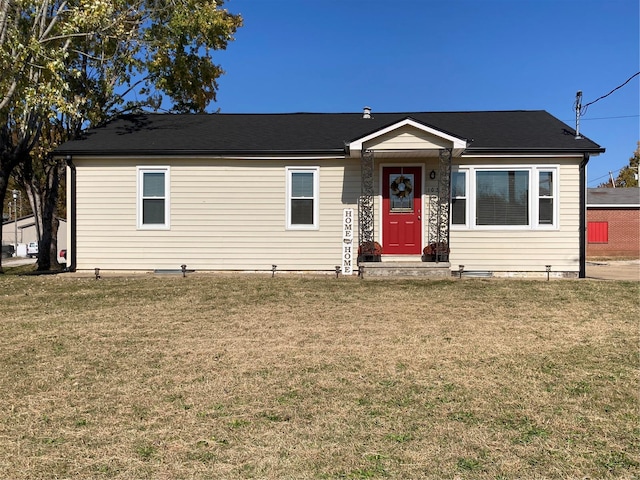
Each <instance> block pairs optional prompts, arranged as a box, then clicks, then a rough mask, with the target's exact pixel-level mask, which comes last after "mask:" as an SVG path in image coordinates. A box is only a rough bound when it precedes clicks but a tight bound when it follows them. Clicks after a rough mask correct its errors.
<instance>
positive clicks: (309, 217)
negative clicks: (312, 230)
mask: <svg viewBox="0 0 640 480" xmlns="http://www.w3.org/2000/svg"><path fill="white" fill-rule="evenodd" d="M291 224H292V225H313V199H304V200H296V199H293V200H291Z"/></svg>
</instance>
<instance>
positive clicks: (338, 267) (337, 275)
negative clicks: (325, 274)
mask: <svg viewBox="0 0 640 480" xmlns="http://www.w3.org/2000/svg"><path fill="white" fill-rule="evenodd" d="M340 270H342V269H341V268H340V265H336V278H338V277H339V276H340Z"/></svg>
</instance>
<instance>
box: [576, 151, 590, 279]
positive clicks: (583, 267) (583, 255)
mask: <svg viewBox="0 0 640 480" xmlns="http://www.w3.org/2000/svg"><path fill="white" fill-rule="evenodd" d="M587 163H589V154H588V153H586V152H585V153H584V155H583V157H582V161H581V162H580V187H579V188H580V225H579V227H578V228H579V230H580V232H579V238H580V239H579V242H580V272H579V274H578V278H585V277H586V276H587Z"/></svg>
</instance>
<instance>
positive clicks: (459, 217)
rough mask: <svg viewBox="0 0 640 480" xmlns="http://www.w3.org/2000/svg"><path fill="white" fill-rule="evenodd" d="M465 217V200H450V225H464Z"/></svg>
mask: <svg viewBox="0 0 640 480" xmlns="http://www.w3.org/2000/svg"><path fill="white" fill-rule="evenodd" d="M466 217H467V200H465V199H464V198H454V199H452V200H451V224H452V225H464V224H465V223H466Z"/></svg>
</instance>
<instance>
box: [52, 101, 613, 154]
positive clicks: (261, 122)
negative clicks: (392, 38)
mask: <svg viewBox="0 0 640 480" xmlns="http://www.w3.org/2000/svg"><path fill="white" fill-rule="evenodd" d="M406 118H411V119H413V120H415V121H417V122H419V123H422V124H424V125H426V126H429V127H432V128H434V129H436V130H439V131H443V132H445V133H448V134H450V135H452V136H454V137H458V138H462V139H466V140H467V141H468V142H469V148H468V149H467V150H466V151H467V152H468V153H481V152H516V151H517V152H532V153H534V152H565V153H568V152H572V153H574V152H575V153H581V152H591V153H599V152H603V151H604V149H602V148H601V147H600V146H599V145H598V144H596V143H594V142H593V141H591V140H589V139H587V138H582V139H579V140H576V139H575V131H574V130H573V129H572V128H571V127H569V126H567V125H566V124H564V123H563V122H561V121H560V120H558V119H557V118H555V117H553V116H552V115H550V114H549V113H547V112H545V111H541V110H536V111H522V110H516V111H486V112H413V113H373V114H372V118H369V119H365V118H363V116H362V113H291V114H180V115H177V114H153V113H141V114H131V115H123V116H121V117H118V118H116V119H115V120H113V121H111V122H109V123H107V124H106V125H105V126H102V127H98V128H94V129H91V130H88V131H87V132H85V133H84V135H83V137H82V138H80V139H78V140H73V141H70V142H66V143H64V144H63V145H61V146H60V147H58V149H57V150H56V152H55V153H56V155H105V154H115V155H118V154H134V155H135V154H194V155H195V154H207V153H208V154H227V155H233V154H236V155H248V154H254V155H269V154H276V153H280V154H287V153H290V154H303V153H306V154H311V153H318V154H321V153H324V154H332V153H333V154H342V153H344V152H345V143H349V142H351V141H353V140H357V139H359V138H362V137H364V136H366V135H368V134H371V133H374V132H375V131H378V130H380V129H382V128H385V127H387V126H390V125H393V124H395V123H397V122H400V121H402V120H404V119H406Z"/></svg>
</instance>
